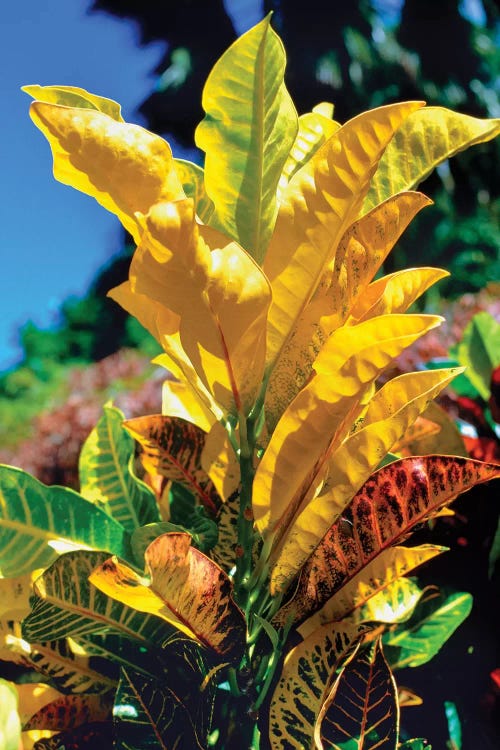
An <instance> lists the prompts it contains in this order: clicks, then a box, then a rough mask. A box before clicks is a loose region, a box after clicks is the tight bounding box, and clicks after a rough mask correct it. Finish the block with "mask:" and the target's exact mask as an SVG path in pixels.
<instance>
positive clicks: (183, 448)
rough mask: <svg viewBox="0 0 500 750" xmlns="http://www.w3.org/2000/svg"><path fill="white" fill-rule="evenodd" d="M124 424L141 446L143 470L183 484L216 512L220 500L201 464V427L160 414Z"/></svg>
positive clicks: (127, 421)
mask: <svg viewBox="0 0 500 750" xmlns="http://www.w3.org/2000/svg"><path fill="white" fill-rule="evenodd" d="M124 426H125V428H126V429H127V430H128V431H129V432H130V434H131V435H132V436H133V437H134V438H135V439H136V440H137V441H138V442H139V443H140V445H141V446H142V449H143V453H142V462H143V464H144V468H145V469H146V471H148V472H149V473H150V474H152V475H153V476H154V475H156V474H160V475H161V476H163V477H166V478H167V479H171V480H172V481H174V482H178V483H179V484H182V485H183V486H184V487H186V488H187V489H188V490H190V491H191V492H192V493H193V494H194V496H195V497H197V498H199V501H200V503H201V504H202V505H203V506H204V507H205V508H206V509H207V511H209V513H210V514H211V515H214V516H215V515H217V512H218V510H219V508H220V504H221V499H220V497H219V494H218V493H217V490H216V489H215V486H214V484H213V482H212V480H211V479H210V478H209V476H208V475H207V474H206V472H205V471H204V469H203V467H202V464H201V454H202V451H203V448H204V445H205V439H206V433H205V432H203V430H201V429H200V428H199V427H197V426H196V425H194V424H192V423H191V422H187V421H186V420H185V419H181V418H180V417H166V416H163V415H162V414H152V415H151V416H148V417H138V418H136V419H128V420H126V421H125V422H124Z"/></svg>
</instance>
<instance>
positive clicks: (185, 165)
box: [174, 159, 214, 224]
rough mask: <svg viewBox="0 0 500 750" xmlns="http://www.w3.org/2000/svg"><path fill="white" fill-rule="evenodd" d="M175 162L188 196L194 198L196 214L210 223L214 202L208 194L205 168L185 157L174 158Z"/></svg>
mask: <svg viewBox="0 0 500 750" xmlns="http://www.w3.org/2000/svg"><path fill="white" fill-rule="evenodd" d="M174 164H175V171H176V172H177V174H178V176H179V179H180V181H181V183H182V187H183V188H184V192H185V193H186V196H187V197H188V198H192V199H193V200H194V205H195V208H196V215H197V216H198V217H199V218H200V220H201V221H202V222H203V223H204V224H209V223H210V217H211V216H212V214H213V212H214V204H213V203H212V201H211V200H210V198H209V197H208V195H207V191H206V188H205V177H204V172H203V169H202V168H201V167H199V166H198V164H193V162H192V161H185V160H184V159H174Z"/></svg>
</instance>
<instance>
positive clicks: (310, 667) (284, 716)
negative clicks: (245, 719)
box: [269, 624, 360, 750]
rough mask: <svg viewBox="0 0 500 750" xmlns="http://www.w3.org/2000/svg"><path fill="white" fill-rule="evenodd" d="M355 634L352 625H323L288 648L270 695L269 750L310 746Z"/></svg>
mask: <svg viewBox="0 0 500 750" xmlns="http://www.w3.org/2000/svg"><path fill="white" fill-rule="evenodd" d="M359 637H360V636H359V631H358V630H357V629H355V628H354V629H353V628H351V629H346V628H343V627H342V625H339V624H335V625H325V626H323V627H321V628H319V629H317V630H315V631H314V633H312V634H311V635H310V636H309V638H306V639H305V640H304V641H302V643H299V645H298V646H295V647H294V648H293V649H292V650H291V651H289V653H288V654H287V656H286V658H285V662H284V664H283V667H282V670H281V674H280V677H279V680H278V683H277V685H276V688H275V690H274V693H273V697H272V699H271V707H270V715H269V740H270V743H271V749H272V750H295V749H296V748H299V747H300V748H310V747H311V745H312V739H313V733H314V726H315V723H316V719H317V717H318V715H319V713H320V710H321V707H322V705H323V703H324V701H325V699H326V697H327V696H328V693H329V690H330V688H331V686H332V684H333V682H334V680H335V672H336V670H337V668H338V666H339V664H340V663H341V662H342V660H343V659H345V657H346V654H347V653H348V652H349V651H350V650H352V649H353V648H354V647H355V645H356V643H357V641H358V639H359Z"/></svg>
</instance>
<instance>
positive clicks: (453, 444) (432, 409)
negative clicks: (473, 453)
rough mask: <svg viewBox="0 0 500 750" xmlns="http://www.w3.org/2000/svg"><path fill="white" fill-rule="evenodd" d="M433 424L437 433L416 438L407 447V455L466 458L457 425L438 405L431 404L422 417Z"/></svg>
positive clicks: (466, 454)
mask: <svg viewBox="0 0 500 750" xmlns="http://www.w3.org/2000/svg"><path fill="white" fill-rule="evenodd" d="M422 416H424V417H425V418H426V419H429V420H431V421H432V422H433V423H434V424H437V425H439V428H440V429H439V432H434V433H432V434H430V435H429V434H427V435H423V436H420V437H416V438H415V440H413V441H411V442H410V443H409V444H408V445H407V446H406V450H407V452H408V453H409V455H413V456H424V455H427V454H430V453H442V454H445V455H448V456H463V457H464V458H467V457H468V455H469V454H468V453H467V449H466V447H465V444H464V441H463V438H462V436H461V434H460V430H459V429H458V427H457V425H456V424H455V422H454V421H453V419H451V417H450V415H449V414H448V412H446V411H445V410H444V409H443V408H442V407H441V406H439V404H436V403H434V402H431V403H430V404H429V405H428V406H427V408H426V410H425V411H424V412H423V415H422Z"/></svg>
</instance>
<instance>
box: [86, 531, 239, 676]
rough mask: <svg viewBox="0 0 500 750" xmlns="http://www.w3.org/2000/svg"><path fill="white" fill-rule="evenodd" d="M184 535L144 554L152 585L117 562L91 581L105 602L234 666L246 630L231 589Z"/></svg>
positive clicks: (165, 539)
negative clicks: (155, 620) (164, 626)
mask: <svg viewBox="0 0 500 750" xmlns="http://www.w3.org/2000/svg"><path fill="white" fill-rule="evenodd" d="M190 544H191V540H190V537H189V535H188V534H178V533H172V534H163V535H162V536H160V537H158V538H157V539H155V540H154V542H152V543H151V544H150V545H149V547H148V549H147V550H146V554H145V559H146V566H147V570H148V573H149V575H150V578H151V581H150V583H148V582H146V581H144V579H141V577H140V576H138V575H137V574H136V573H135V572H134V571H133V570H132V569H131V568H128V567H127V566H126V565H123V564H121V563H120V562H119V561H118V560H116V558H113V559H111V560H107V561H106V562H104V563H103V564H101V565H100V566H99V567H98V568H96V570H94V572H93V573H92V575H91V576H90V581H91V583H92V584H94V585H96V586H97V587H98V588H99V589H100V590H101V591H103V592H105V593H106V594H107V596H109V597H112V598H113V599H116V600H118V601H120V602H122V603H123V604H126V605H129V606H131V607H133V608H135V609H136V610H137V611H138V612H146V613H150V614H154V615H156V616H158V617H161V618H163V619H165V620H166V621H167V622H169V623H171V624H173V625H175V626H176V627H180V628H182V631H183V632H184V633H185V634H186V635H188V636H190V637H192V638H195V639H196V640H198V641H199V642H200V643H204V644H205V645H207V646H208V647H210V648H211V649H213V650H214V651H215V652H216V653H217V654H219V656H221V657H224V658H225V659H227V660H231V661H233V660H234V661H235V662H238V661H239V660H240V658H241V656H242V655H243V650H244V646H245V634H246V624H245V618H244V616H243V613H242V612H241V610H240V609H239V608H238V607H237V606H236V604H235V602H234V600H233V598H232V592H233V587H232V583H231V581H230V579H229V577H228V576H227V574H226V573H224V571H223V570H221V568H219V566H218V565H216V564H215V563H214V562H213V561H212V560H210V558H208V557H206V556H205V555H204V554H203V553H201V552H200V551H199V550H197V549H194V548H193V547H191V546H190Z"/></svg>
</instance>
